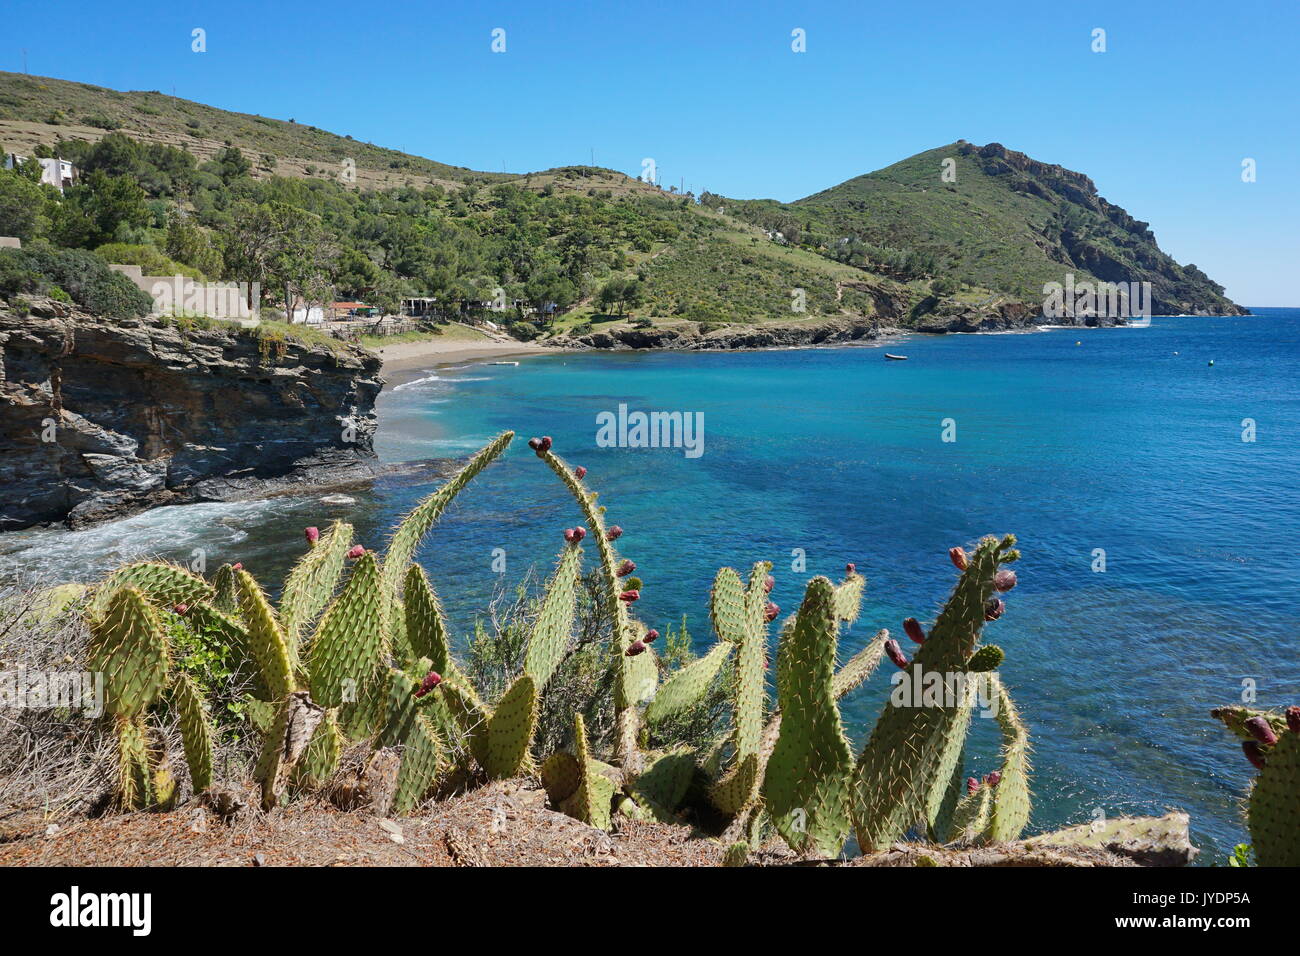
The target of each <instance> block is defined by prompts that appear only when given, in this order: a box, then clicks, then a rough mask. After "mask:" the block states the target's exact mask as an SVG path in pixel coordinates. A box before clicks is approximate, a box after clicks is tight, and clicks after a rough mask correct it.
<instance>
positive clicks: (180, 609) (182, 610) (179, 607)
mask: <svg viewBox="0 0 1300 956" xmlns="http://www.w3.org/2000/svg"><path fill="white" fill-rule="evenodd" d="M189 609H190V606H189V605H188V604H177V605H176V606H175V607H174V608H172V610H173V611H175V612H176V613H177V614H184V613H185V612H186V611H188V610H189Z"/></svg>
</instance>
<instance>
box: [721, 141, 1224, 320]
mask: <svg viewBox="0 0 1300 956" xmlns="http://www.w3.org/2000/svg"><path fill="white" fill-rule="evenodd" d="M945 163H948V164H949V165H948V166H947V168H948V170H949V171H950V175H949V177H947V178H949V179H952V180H953V181H945V177H944V176H943V172H944V170H945ZM727 208H728V211H729V212H732V213H734V214H737V215H740V216H743V217H745V218H747V219H749V220H750V221H753V222H756V223H758V224H760V225H764V226H766V227H768V228H770V229H778V230H781V231H783V232H784V233H785V234H786V236H787V238H789V234H790V232H791V230H793V233H794V236H795V238H796V239H797V241H799V242H800V243H801V244H803V245H806V246H810V247H813V248H817V249H819V250H821V251H822V252H823V253H824V254H826V255H827V256H830V257H832V258H836V259H840V260H842V261H846V262H849V263H851V264H853V265H857V266H863V267H866V268H868V269H876V270H880V271H883V272H885V273H887V274H894V275H898V276H901V277H905V278H906V277H915V276H920V275H941V276H944V277H946V278H948V279H950V280H953V281H956V282H964V283H969V284H972V285H976V286H980V287H983V288H988V289H994V290H997V291H998V292H1003V293H1007V294H1009V295H1013V296H1017V297H1020V298H1023V299H1025V300H1028V301H1035V300H1037V301H1041V299H1042V294H1043V293H1042V288H1043V285H1044V284H1045V283H1047V282H1063V281H1064V274H1065V273H1066V272H1073V273H1074V274H1075V276H1076V278H1077V279H1079V280H1080V281H1082V280H1084V279H1087V278H1093V279H1100V280H1104V281H1107V282H1143V281H1148V282H1150V283H1151V284H1152V297H1153V299H1154V308H1155V311H1156V312H1157V313H1162V314H1163V313H1182V312H1191V313H1200V312H1206V313H1225V312H1226V313H1233V312H1238V311H1240V310H1239V309H1238V308H1237V307H1236V306H1235V305H1234V304H1233V303H1232V302H1230V301H1229V300H1228V299H1226V298H1225V297H1224V296H1223V287H1222V286H1220V285H1218V284H1217V283H1215V282H1213V281H1211V280H1210V279H1209V277H1208V276H1206V275H1205V273H1203V272H1201V271H1200V270H1199V269H1198V268H1196V266H1194V265H1187V266H1180V265H1179V264H1178V263H1177V262H1175V261H1174V260H1173V259H1171V258H1170V257H1169V256H1168V255H1166V254H1165V253H1164V252H1162V251H1161V250H1160V247H1159V246H1158V245H1157V244H1156V239H1155V236H1154V234H1153V233H1152V232H1151V229H1150V227H1149V225H1148V224H1147V223H1145V222H1141V221H1139V220H1136V219H1134V218H1133V217H1132V216H1130V215H1129V214H1128V213H1127V212H1125V211H1124V210H1123V209H1121V208H1120V207H1118V206H1115V205H1113V204H1111V203H1109V202H1107V201H1106V200H1105V199H1103V198H1102V197H1101V196H1099V195H1098V193H1097V188H1096V186H1095V185H1094V184H1093V182H1092V180H1091V179H1089V178H1088V177H1087V176H1084V175H1083V174H1082V173H1076V172H1072V171H1070V170H1068V169H1065V168H1063V167H1061V166H1054V165H1049V164H1047V163H1041V162H1038V161H1037V160H1034V159H1031V158H1030V157H1028V156H1026V155H1025V154H1024V153H1018V152H1015V151H1014V150H1009V149H1007V148H1006V147H1004V146H1002V145H1000V144H998V143H991V144H989V145H987V146H983V147H979V146H975V145H973V144H971V143H967V142H965V141H964V140H958V141H957V142H956V143H952V144H950V145H948V146H942V147H940V148H938V149H931V150H927V151H926V152H924V153H918V154H917V155H915V156H911V157H909V158H907V159H905V160H903V161H902V162H898V163H895V164H894V165H892V166H888V167H886V168H885V169H881V170H878V171H876V172H873V173H868V174H866V175H865V176H859V177H857V178H855V179H850V180H848V181H847V182H844V183H841V184H839V185H838V186H834V187H832V188H830V189H827V190H824V191H822V192H819V193H816V194H815V195H812V196H808V197H806V198H804V199H800V200H797V201H796V202H794V203H790V204H781V203H775V202H771V201H758V202H744V203H732V202H730V201H728V203H727Z"/></svg>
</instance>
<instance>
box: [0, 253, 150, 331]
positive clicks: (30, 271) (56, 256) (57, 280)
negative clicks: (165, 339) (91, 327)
mask: <svg viewBox="0 0 1300 956" xmlns="http://www.w3.org/2000/svg"><path fill="white" fill-rule="evenodd" d="M55 287H57V288H58V289H60V290H61V291H63V292H64V294H66V295H67V296H68V297H69V298H71V300H72V301H73V302H75V303H77V305H79V306H81V307H82V308H83V309H85V310H86V311H88V312H91V313H94V314H95V315H100V316H104V317H106V318H112V319H131V318H139V317H141V316H144V315H148V314H149V312H150V311H151V310H152V309H153V299H152V298H151V297H150V296H149V295H147V294H146V293H144V292H143V291H141V290H140V289H139V288H137V287H136V285H135V284H134V283H133V282H131V280H130V279H128V278H127V277H126V276H124V275H121V274H120V273H117V272H114V271H113V270H112V269H110V268H109V267H108V266H107V265H106V264H105V263H104V260H102V259H100V258H99V257H98V256H97V255H95V254H94V253H93V252H87V251H86V250H84V249H56V248H55V247H53V246H51V245H50V244H49V243H47V242H43V241H38V242H35V243H33V244H32V245H30V246H28V247H27V248H25V249H0V292H3V293H4V294H5V295H6V296H7V297H12V296H14V295H16V294H19V293H27V292H30V293H36V294H46V295H48V294H49V293H50V290H51V289H52V288H55Z"/></svg>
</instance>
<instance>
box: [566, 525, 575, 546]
mask: <svg viewBox="0 0 1300 956" xmlns="http://www.w3.org/2000/svg"><path fill="white" fill-rule="evenodd" d="M564 540H565V541H568V542H569V543H570V544H572V543H573V541H574V537H573V529H572V528H565V529H564Z"/></svg>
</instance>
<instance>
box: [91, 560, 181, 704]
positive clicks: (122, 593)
mask: <svg viewBox="0 0 1300 956" xmlns="http://www.w3.org/2000/svg"><path fill="white" fill-rule="evenodd" d="M169 654H170V647H169V645H168V642H167V634H166V632H165V631H164V630H163V628H162V624H161V622H160V621H159V618H158V613H157V612H156V611H155V610H154V609H153V607H152V606H151V605H150V604H149V602H148V601H146V600H145V596H144V594H143V593H142V592H141V591H139V590H138V589H136V588H135V587H132V586H129V585H128V586H124V587H120V588H118V589H117V590H116V591H114V592H112V594H111V595H110V596H109V597H108V598H107V600H106V601H105V606H104V611H103V615H102V616H101V617H97V618H91V620H90V648H89V651H88V655H87V657H88V661H87V663H88V666H89V669H90V671H91V672H92V673H99V674H103V675H104V709H105V710H106V711H107V712H108V713H110V714H117V715H120V716H123V717H134V716H138V715H139V714H142V713H144V712H145V711H146V710H147V709H148V708H149V707H150V706H151V705H152V704H153V702H154V701H155V700H157V699H158V695H159V694H160V693H162V690H163V688H165V687H166V686H167V672H168V668H169V666H170V660H169Z"/></svg>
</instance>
